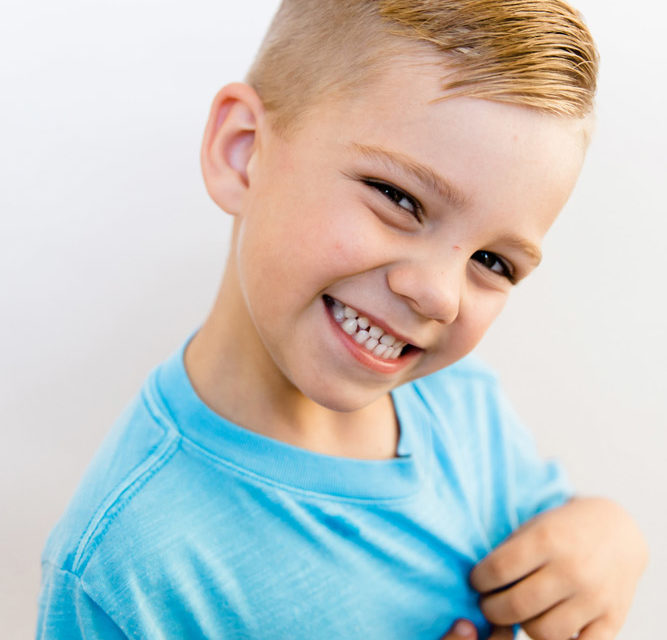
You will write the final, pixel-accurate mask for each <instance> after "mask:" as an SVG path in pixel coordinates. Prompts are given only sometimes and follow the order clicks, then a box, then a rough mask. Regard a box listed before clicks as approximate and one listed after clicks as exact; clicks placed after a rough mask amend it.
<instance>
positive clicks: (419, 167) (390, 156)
mask: <svg viewBox="0 0 667 640" xmlns="http://www.w3.org/2000/svg"><path fill="white" fill-rule="evenodd" d="M350 147H351V148H352V149H353V150H355V151H357V152H359V153H361V154H362V155H363V156H365V157H366V158H368V159H370V160H374V161H378V162H381V163H382V164H384V165H385V167H387V168H388V169H389V170H390V171H398V172H401V173H405V174H408V175H409V176H411V177H412V178H414V179H416V180H417V181H418V182H420V183H421V184H422V186H424V187H425V188H426V189H428V190H429V191H432V192H434V193H437V194H438V195H439V196H440V197H441V198H443V199H444V200H446V201H447V202H449V203H450V204H451V205H452V206H454V207H455V208H457V209H462V208H463V207H464V206H465V205H466V204H467V203H468V198H467V196H466V195H465V194H464V193H463V192H462V191H461V190H460V189H458V188H457V187H455V186H454V185H453V184H452V183H451V182H449V181H448V180H446V179H445V178H443V177H442V176H441V175H438V174H437V173H436V172H435V171H433V169H431V168H429V167H427V166H425V165H423V164H420V163H419V162H417V161H415V160H413V159H412V158H410V157H409V156H406V155H404V154H402V153H398V152H396V151H390V150H389V149H384V148H383V147H376V146H369V145H365V144H359V143H357V142H353V143H352V144H351V145H350Z"/></svg>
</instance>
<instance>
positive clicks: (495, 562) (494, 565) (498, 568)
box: [486, 555, 509, 583]
mask: <svg viewBox="0 0 667 640" xmlns="http://www.w3.org/2000/svg"><path fill="white" fill-rule="evenodd" d="M508 569H509V564H508V562H507V561H506V560H505V558H504V556H502V555H498V556H492V557H489V559H488V564H487V566H486V570H487V573H488V575H489V577H490V578H491V579H492V580H493V581H494V582H501V583H502V582H504V578H505V576H506V575H507V572H508Z"/></svg>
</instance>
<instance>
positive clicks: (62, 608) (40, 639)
mask: <svg viewBox="0 0 667 640" xmlns="http://www.w3.org/2000/svg"><path fill="white" fill-rule="evenodd" d="M43 571H44V579H43V582H42V592H41V594H40V598H39V619H38V622H37V634H36V637H37V640H50V639H52V638H53V639H55V638H68V640H87V639H89V638H90V639H92V638H99V639H104V640H126V636H125V634H124V633H123V632H122V631H121V630H120V629H119V628H118V627H117V626H116V624H115V623H114V622H113V620H112V619H111V618H110V617H109V616H108V615H107V614H106V613H105V612H104V611H103V610H102V609H101V608H100V607H99V606H98V605H97V604H96V603H95V602H94V601H93V600H92V599H91V598H90V596H88V594H87V593H86V592H85V591H84V589H83V587H82V586H81V581H80V580H79V578H78V576H76V575H74V574H73V573H70V572H68V571H64V570H62V569H59V568H57V567H54V566H53V565H49V564H46V565H44V568H43Z"/></svg>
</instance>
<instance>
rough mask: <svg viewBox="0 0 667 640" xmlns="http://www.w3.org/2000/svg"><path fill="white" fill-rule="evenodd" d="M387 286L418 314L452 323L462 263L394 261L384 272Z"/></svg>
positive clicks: (458, 298)
mask: <svg viewBox="0 0 667 640" xmlns="http://www.w3.org/2000/svg"><path fill="white" fill-rule="evenodd" d="M387 283H388V285H389V288H390V289H391V290H392V291H393V292H394V293H395V294H397V295H399V296H401V297H402V298H404V299H405V300H406V301H407V302H408V304H409V305H410V307H412V309H413V310H414V311H415V312H416V313H418V314H419V315H421V316H423V317H425V318H428V319H430V320H436V321H438V322H440V323H442V324H451V323H452V322H454V320H456V318H457V317H458V315H459V310H460V307H461V296H462V295H463V290H464V285H465V266H464V265H460V264H459V263H458V261H452V262H451V263H450V264H448V265H443V264H435V263H431V262H428V261H423V262H418V261H406V262H400V263H398V264H394V265H392V266H391V267H390V269H389V271H388V272H387Z"/></svg>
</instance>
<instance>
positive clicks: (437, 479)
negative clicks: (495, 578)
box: [37, 345, 570, 640]
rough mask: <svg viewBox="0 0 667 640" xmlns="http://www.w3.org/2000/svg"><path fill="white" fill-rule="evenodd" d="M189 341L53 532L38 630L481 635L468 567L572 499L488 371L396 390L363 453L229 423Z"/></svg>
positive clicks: (430, 637)
mask: <svg viewBox="0 0 667 640" xmlns="http://www.w3.org/2000/svg"><path fill="white" fill-rule="evenodd" d="M184 346H185V345H184ZM183 351H184V347H183V348H181V349H180V350H178V352H177V353H176V354H174V355H173V356H172V357H171V358H170V359H169V360H168V361H166V362H165V363H164V364H162V365H161V366H159V367H158V368H157V369H156V370H155V371H154V372H153V373H152V374H151V375H150V376H149V378H148V380H147V381H146V383H145V384H144V386H143V388H142V390H141V392H140V393H139V395H138V397H137V398H136V399H135V400H134V401H133V403H132V404H131V405H130V406H129V408H128V409H127V410H126V411H125V413H124V414H123V415H122V416H121V418H120V419H119V420H118V422H117V423H116V424H115V426H114V428H113V429H112V431H111V432H110V434H109V435H108V436H107V438H106V440H105V442H104V443H103V445H102V447H101V449H100V451H99V452H98V454H97V455H96V457H95V458H94V460H93V462H92V463H91V466H90V467H89V469H88V471H87V472H86V475H85V476H84V478H83V480H82V482H81V485H80V487H79V489H78V491H77V493H76V495H75V496H74V498H73V500H72V502H71V504H70V506H69V509H68V510H67V512H66V513H65V515H64V516H63V518H62V519H61V520H60V522H59V523H58V524H57V526H56V527H55V529H54V531H53V532H52V533H51V536H50V538H49V540H48V542H47V545H46V548H45V551H44V554H43V558H42V562H43V581H42V591H41V595H40V600H39V621H38V630H37V637H38V638H68V639H72V640H75V639H78V638H125V637H127V638H233V639H237V638H238V639H241V638H252V639H264V638H289V639H290V640H299V639H303V640H306V639H307V640H312V639H313V638H327V639H335V638H341V639H345V640H354V639H357V638H359V639H361V638H363V639H364V640H369V639H371V640H372V639H374V638H377V639H378V640H379V639H382V640H388V639H396V640H399V639H400V640H408V639H409V640H419V639H424V640H436V639H438V638H440V636H441V635H442V634H444V633H445V632H446V631H447V630H448V628H449V627H450V626H451V625H452V623H453V622H454V621H455V620H456V619H457V618H460V617H465V618H469V619H471V620H472V621H473V622H475V624H476V625H477V626H478V629H479V630H480V638H486V637H487V635H488V633H489V627H488V625H487V624H486V623H485V621H484V619H483V617H482V615H481V613H480V611H479V608H478V595H477V594H476V593H475V592H474V591H473V590H472V589H471V587H470V586H469V585H468V582H467V580H468V574H469V572H470V571H471V569H472V568H473V566H474V565H475V564H476V563H477V562H479V561H480V560H481V559H482V558H483V557H484V556H485V555H487V554H488V552H489V551H490V550H491V549H492V548H493V547H494V546H496V545H497V544H498V543H500V542H501V541H502V540H503V539H504V538H505V537H506V536H507V535H508V534H509V533H511V531H512V530H513V529H515V528H516V527H517V526H518V525H520V524H521V523H522V522H524V521H525V520H527V519H529V518H531V517H532V516H534V515H535V514H537V513H538V512H540V511H542V510H544V509H547V508H549V507H552V506H555V505H559V504H562V503H563V502H564V501H565V500H566V499H567V498H568V497H569V495H570V490H569V488H568V486H567V484H566V482H565V479H564V477H563V474H562V472H561V470H560V468H559V467H558V466H557V465H556V464H554V463H550V462H544V461H542V460H541V459H540V458H539V457H538V455H537V453H536V450H535V447H534V444H533V441H532V439H531V438H530V436H529V435H528V433H527V432H526V431H525V430H524V429H523V427H521V426H520V424H519V423H518V421H517V419H516V417H515V415H514V413H513V412H512V410H511V409H510V407H509V405H508V404H507V402H506V400H505V398H504V397H503V395H502V394H501V392H500V390H499V388H498V384H497V380H496V378H495V376H494V375H493V374H491V373H490V372H489V371H488V370H487V369H486V368H485V367H484V366H483V365H481V364H480V363H478V362H477V361H476V360H473V359H471V358H467V359H465V360H464V361H461V362H460V363H457V364H455V365H452V366H450V367H448V368H447V369H444V370H442V371H440V372H438V373H435V374H433V375H431V376H428V377H426V378H422V379H420V380H417V381H415V382H411V383H409V384H406V385H404V386H401V387H399V388H397V389H395V390H394V391H393V392H392V397H393V402H394V406H395V410H396V413H397V417H398V421H399V424H400V439H399V444H398V451H397V456H396V457H395V458H393V459H390V460H357V459H349V458H341V457H334V456H327V455H322V454H317V453H313V452H311V451H307V450H304V449H301V448H298V447H295V446H292V445H289V444H286V443H283V442H280V441H277V440H273V439H271V438H267V437H265V436H262V435H259V434H257V433H254V432H251V431H249V430H247V429H244V428H242V427H240V426H237V425H235V424H232V423H231V422H229V421H227V420H225V419H224V418H222V417H220V416H219V415H217V414H216V413H214V412H213V411H212V410H211V409H209V408H208V407H207V406H206V405H205V404H204V403H203V402H202V401H201V400H200V399H199V398H198V396H197V395H196V393H195V391H194V389H193V388H192V385H191V384H190V381H189V379H188V376H187V373H186V371H185V368H184V365H183Z"/></svg>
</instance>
